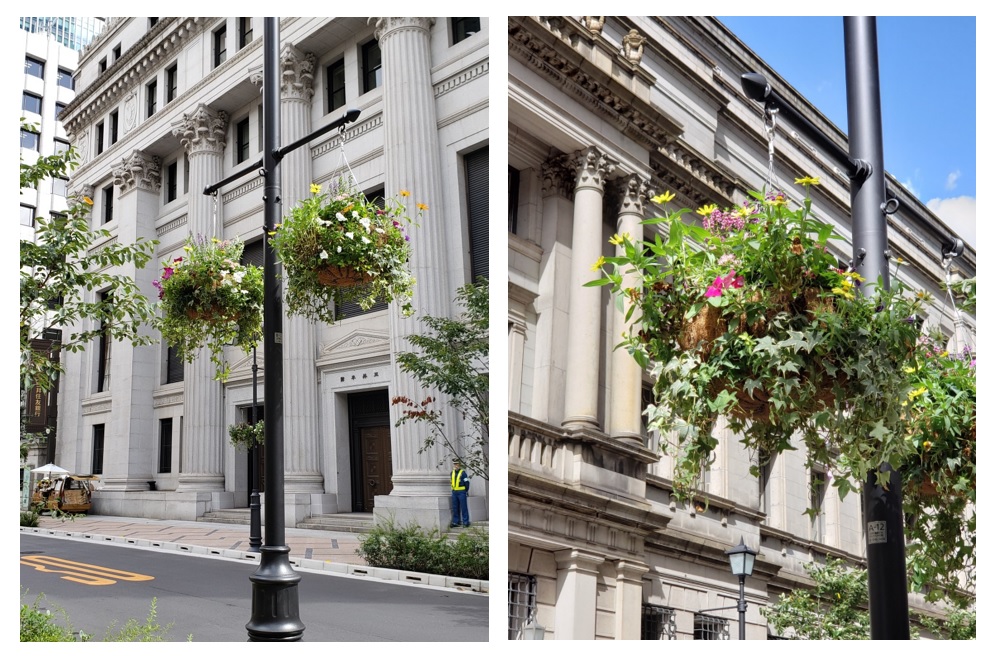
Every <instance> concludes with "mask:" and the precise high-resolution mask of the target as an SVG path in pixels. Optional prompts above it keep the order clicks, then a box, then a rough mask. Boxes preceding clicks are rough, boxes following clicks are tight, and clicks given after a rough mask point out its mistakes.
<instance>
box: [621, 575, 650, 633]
mask: <svg viewBox="0 0 991 657" xmlns="http://www.w3.org/2000/svg"><path fill="white" fill-rule="evenodd" d="M649 570H650V569H649V568H647V566H646V564H643V563H640V562H636V561H622V560H621V561H619V562H617V563H616V602H615V605H616V628H615V631H616V635H615V638H617V639H632V640H638V639H639V638H640V623H641V620H642V618H643V576H644V575H646V574H647V572H648V571H649Z"/></svg>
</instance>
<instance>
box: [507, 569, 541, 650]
mask: <svg viewBox="0 0 991 657" xmlns="http://www.w3.org/2000/svg"><path fill="white" fill-rule="evenodd" d="M508 593H509V639H510V640H517V639H522V638H523V626H524V625H526V624H527V622H528V621H530V620H533V619H534V618H535V616H536V615H537V578H536V577H534V576H533V575H524V574H523V573H512V572H511V573H509V590H508Z"/></svg>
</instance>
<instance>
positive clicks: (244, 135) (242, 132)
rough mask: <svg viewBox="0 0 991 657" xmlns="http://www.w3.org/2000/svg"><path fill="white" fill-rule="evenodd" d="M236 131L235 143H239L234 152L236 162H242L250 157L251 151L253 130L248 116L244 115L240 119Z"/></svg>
mask: <svg viewBox="0 0 991 657" xmlns="http://www.w3.org/2000/svg"><path fill="white" fill-rule="evenodd" d="M235 132H236V135H235V143H236V144H237V150H236V151H235V154H234V163H235V164H241V162H244V161H245V160H247V159H248V156H249V155H250V153H251V130H250V125H249V123H248V117H244V118H243V119H242V120H240V121H238V123H237V128H236V129H235Z"/></svg>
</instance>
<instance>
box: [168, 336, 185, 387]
mask: <svg viewBox="0 0 991 657" xmlns="http://www.w3.org/2000/svg"><path fill="white" fill-rule="evenodd" d="M185 371H186V368H185V363H183V361H182V358H180V357H179V350H178V349H176V348H175V347H173V346H172V345H168V346H167V347H166V348H165V383H179V382H180V381H182V380H184V379H185Z"/></svg>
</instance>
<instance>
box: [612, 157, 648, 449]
mask: <svg viewBox="0 0 991 657" xmlns="http://www.w3.org/2000/svg"><path fill="white" fill-rule="evenodd" d="M619 192H620V201H619V218H618V219H617V221H616V232H617V234H618V235H620V236H621V237H622V238H623V241H622V242H620V243H619V244H617V245H616V247H615V248H616V255H624V254H625V253H626V242H627V241H628V240H629V241H633V242H639V241H641V240H643V224H642V223H641V222H642V221H643V199H644V196H646V194H647V185H646V184H645V182H644V179H643V178H641V177H640V176H638V175H636V174H633V175H631V176H627V177H626V178H624V179H623V180H621V181H620V189H619ZM637 284H638V283H637V281H636V277H635V276H634V275H633V274H632V273H627V274H625V275H624V276H623V289H628V288H631V287H633V286H635V285H637ZM610 308H611V309H612V313H613V322H612V324H613V339H612V342H613V343H614V344H615V343H618V342H619V341H620V339H621V335H620V334H621V333H625V334H627V335H630V334H632V333H635V332H636V331H637V330H638V328H637V326H636V325H635V324H634V322H633V321H632V320H633V318H632V317H631V318H630V321H629V322H627V321H626V313H627V311H628V310H629V308H630V301H629V300H626V303H625V304H624V305H623V307H622V308H617V307H616V305H615V304H610ZM609 354H610V357H611V358H612V368H611V369H610V381H609V383H610V385H609V424H610V426H609V433H610V434H612V435H613V436H615V437H617V438H619V439H620V440H621V441H622V442H625V443H628V444H630V445H636V446H641V445H642V444H643V440H642V438H641V436H640V386H641V378H642V370H641V368H640V366H639V365H637V362H636V361H635V360H633V356H631V355H630V353H629V352H628V351H626V350H625V349H617V350H610V351H609Z"/></svg>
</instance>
